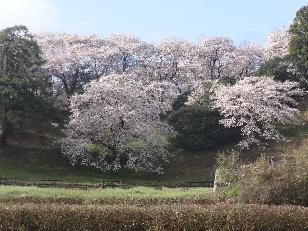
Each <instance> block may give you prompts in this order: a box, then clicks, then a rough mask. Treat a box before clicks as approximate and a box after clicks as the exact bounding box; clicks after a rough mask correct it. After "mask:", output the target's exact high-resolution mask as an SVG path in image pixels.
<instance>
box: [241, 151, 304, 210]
mask: <svg viewBox="0 0 308 231" xmlns="http://www.w3.org/2000/svg"><path fill="white" fill-rule="evenodd" d="M307 166H308V158H307V153H306V152H305V150H304V151H301V150H298V152H297V153H294V154H293V155H285V156H284V158H283V159H282V160H280V161H279V162H278V163H271V161H269V160H268V158H266V157H265V156H262V157H260V158H259V159H258V160H257V162H256V163H254V164H253V165H248V166H244V167H243V169H242V170H241V171H242V172H243V178H242V179H241V180H242V185H243V188H242V190H241V193H240V194H239V199H240V200H243V201H245V202H248V203H254V202H257V203H267V204H298V205H304V206H307V205H308V199H307V198H308V193H307V192H308V172H307Z"/></svg>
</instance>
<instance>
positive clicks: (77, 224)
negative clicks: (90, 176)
mask: <svg viewBox="0 0 308 231" xmlns="http://www.w3.org/2000/svg"><path fill="white" fill-rule="evenodd" d="M307 213H308V212H307V208H303V207H295V206H275V207H273V206H265V205H228V204H220V205H211V206H195V205H178V206H159V207H158V206H148V207H136V206H123V205H122V206H95V207H94V206H68V205H57V204H54V205H31V204H28V205H10V206H7V205H1V206H0V222H1V226H0V227H1V229H2V230H23V229H27V230H178V229H180V228H181V229H185V230H222V231H223V230H272V231H280V230H304V229H305V227H307V225H308V224H307V220H308V219H307V218H308V214H307Z"/></svg>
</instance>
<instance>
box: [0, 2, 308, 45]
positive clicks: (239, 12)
mask: <svg viewBox="0 0 308 231" xmlns="http://www.w3.org/2000/svg"><path fill="white" fill-rule="evenodd" d="M304 5H308V0H0V28H5V27H8V26H13V25H16V24H23V25H26V26H27V27H28V28H29V29H30V31H31V32H34V33H37V32H61V31H66V32H70V33H78V34H85V33H94V34H99V35H101V36H107V35H108V34H110V33H115V32H116V33H124V34H134V35H136V36H138V37H140V38H141V39H144V40H146V41H157V40H159V39H163V38H169V37H179V38H182V39H187V40H190V41H194V40H196V39H197V38H199V37H200V36H204V35H220V36H227V37H231V38H232V39H233V40H234V41H235V42H237V43H239V42H241V41H257V42H263V41H264V40H265V38H266V35H267V34H268V33H269V32H271V31H272V30H274V29H276V28H279V27H281V26H283V25H287V24H289V23H291V22H292V20H293V18H294V16H295V13H296V11H297V10H298V9H299V8H300V7H301V6H304Z"/></svg>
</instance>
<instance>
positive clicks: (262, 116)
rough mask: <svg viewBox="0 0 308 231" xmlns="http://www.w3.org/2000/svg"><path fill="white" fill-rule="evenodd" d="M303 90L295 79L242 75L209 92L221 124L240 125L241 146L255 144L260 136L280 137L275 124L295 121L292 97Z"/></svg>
mask: <svg viewBox="0 0 308 231" xmlns="http://www.w3.org/2000/svg"><path fill="white" fill-rule="evenodd" d="M304 94H305V92H304V91H303V90H301V89H299V88H298V83H296V82H289V81H285V82H283V83H282V82H279V81H275V80H273V79H272V78H271V77H266V76H262V77H246V78H244V79H242V80H239V81H238V82H237V83H236V84H235V85H233V86H224V85H219V86H217V87H216V88H215V91H214V94H213V97H212V99H213V101H214V108H217V109H218V110H219V111H220V112H221V114H222V115H223V116H224V119H223V120H221V123H222V124H224V126H225V127H240V128H241V131H242V135H243V140H242V141H241V142H240V143H239V146H240V147H242V148H248V147H249V146H250V145H252V144H259V143H260V141H261V140H262V139H265V140H281V139H284V137H283V136H282V135H281V134H280V133H279V131H278V130H277V129H276V128H275V124H277V123H281V124H292V123H294V122H296V121H297V115H298V113H299V111H298V109H296V108H294V106H295V105H297V102H296V101H295V99H294V96H303V95H304Z"/></svg>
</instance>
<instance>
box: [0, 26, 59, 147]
mask: <svg viewBox="0 0 308 231" xmlns="http://www.w3.org/2000/svg"><path fill="white" fill-rule="evenodd" d="M42 64H43V59H42V57H41V50H40V48H39V46H38V45H37V43H36V42H35V40H34V39H33V36H32V35H31V34H30V33H29V31H28V29H27V28H26V27H24V26H15V27H10V28H6V29H4V30H2V31H0V66H1V67H0V98H1V100H0V102H1V103H0V130H1V131H0V133H2V134H3V135H2V137H1V143H2V144H5V139H6V133H7V130H8V129H9V128H18V131H21V128H25V127H26V128H27V129H29V128H31V129H33V128H36V127H39V126H40V127H42V126H43V127H44V128H46V127H48V126H50V125H51V123H50V122H51V121H54V120H55V118H53V117H58V116H57V115H56V114H55V113H59V112H58V111H54V108H53V105H52V103H53V102H52V100H51V93H52V89H51V85H50V78H48V77H47V76H46V75H45V74H44V73H43V72H42V70H41V66H42ZM0 136H1V135H0Z"/></svg>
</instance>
